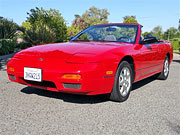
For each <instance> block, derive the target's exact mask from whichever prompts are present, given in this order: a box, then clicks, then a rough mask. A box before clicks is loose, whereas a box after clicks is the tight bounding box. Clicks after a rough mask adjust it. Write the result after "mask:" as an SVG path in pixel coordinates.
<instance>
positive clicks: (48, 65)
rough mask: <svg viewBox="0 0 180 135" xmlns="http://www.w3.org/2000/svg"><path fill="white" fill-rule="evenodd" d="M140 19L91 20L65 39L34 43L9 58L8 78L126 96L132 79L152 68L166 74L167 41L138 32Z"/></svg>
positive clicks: (52, 88)
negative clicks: (95, 22) (127, 21)
mask: <svg viewBox="0 0 180 135" xmlns="http://www.w3.org/2000/svg"><path fill="white" fill-rule="evenodd" d="M141 29H142V26H141V25H139V24H123V23H113V24H101V25H95V26H91V27H89V28H87V29H85V30H84V31H82V32H80V33H79V34H77V35H76V36H75V37H73V38H71V40H70V41H69V42H66V43H54V44H45V45H38V46H34V47H31V48H28V49H25V50H22V51H21V52H19V53H17V54H16V55H15V56H14V57H13V58H12V59H11V60H10V61H9V63H8V68H7V73H8V76H9V79H10V80H11V81H14V82H17V83H21V84H25V85H27V86H31V87H36V88H40V89H46V90H50V91H56V92H66V93H74V94H85V95H96V94H106V93H109V98H110V99H111V100H114V101H119V102H122V101H125V100H126V99H127V98H128V97H129V94H130V91H131V89H132V84H133V83H134V82H137V81H139V80H142V79H144V78H147V77H149V76H152V75H155V74H157V75H158V77H159V78H160V79H163V80H165V79H166V78H167V77H168V74H169V65H170V63H171V61H172V58H173V51H172V46H171V44H169V43H168V42H165V41H160V40H158V39H157V38H156V37H153V36H152V35H147V36H146V37H144V38H143V37H142V36H141Z"/></svg>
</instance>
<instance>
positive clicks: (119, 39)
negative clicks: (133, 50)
mask: <svg viewBox="0 0 180 135" xmlns="http://www.w3.org/2000/svg"><path fill="white" fill-rule="evenodd" d="M118 41H121V42H128V43H130V42H131V39H130V38H129V37H120V38H118Z"/></svg>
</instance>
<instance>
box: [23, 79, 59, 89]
mask: <svg viewBox="0 0 180 135" xmlns="http://www.w3.org/2000/svg"><path fill="white" fill-rule="evenodd" d="M24 81H25V82H26V83H28V84H32V85H37V86H42V87H50V88H56V85H55V84H54V83H53V82H51V81H42V82H35V81H29V80H24Z"/></svg>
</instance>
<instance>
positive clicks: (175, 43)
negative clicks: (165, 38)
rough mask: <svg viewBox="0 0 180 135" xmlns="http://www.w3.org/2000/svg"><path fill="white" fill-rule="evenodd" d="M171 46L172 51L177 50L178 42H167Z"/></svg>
mask: <svg viewBox="0 0 180 135" xmlns="http://www.w3.org/2000/svg"><path fill="white" fill-rule="evenodd" d="M169 42H170V43H171V45H172V46H173V50H179V41H169Z"/></svg>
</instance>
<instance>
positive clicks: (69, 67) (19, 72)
mask: <svg viewBox="0 0 180 135" xmlns="http://www.w3.org/2000/svg"><path fill="white" fill-rule="evenodd" d="M8 66H11V67H14V68H15V71H14V72H10V71H7V73H8V76H9V79H10V80H11V81H14V82H17V83H21V84H25V85H27V86H30V87H35V88H40V89H45V90H50V91H56V92H65V93H73V94H84V95H96V94H105V93H110V92H111V90H112V87H113V83H114V79H115V77H114V76H112V75H111V76H109V77H107V76H106V77H105V72H106V71H105V70H104V68H103V64H102V63H85V64H73V63H58V64H54V62H52V63H49V64H48V65H47V64H45V63H42V64H39V63H38V64H37V63H36V62H35V63H34V62H33V63H31V62H27V61H22V60H20V59H16V58H13V59H11V61H9V63H8ZM24 67H33V68H41V69H42V71H43V72H42V74H43V81H42V82H34V81H27V80H24ZM68 73H71V74H80V75H81V79H80V80H70V79H63V78H62V76H63V75H64V74H68ZM12 76H14V78H15V79H13V78H12Z"/></svg>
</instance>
